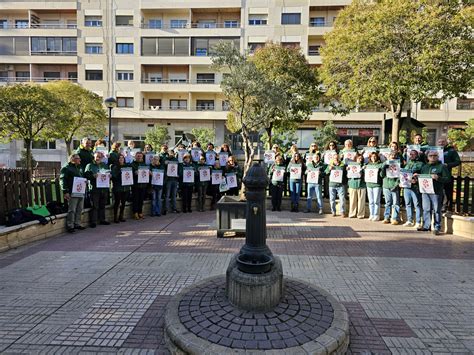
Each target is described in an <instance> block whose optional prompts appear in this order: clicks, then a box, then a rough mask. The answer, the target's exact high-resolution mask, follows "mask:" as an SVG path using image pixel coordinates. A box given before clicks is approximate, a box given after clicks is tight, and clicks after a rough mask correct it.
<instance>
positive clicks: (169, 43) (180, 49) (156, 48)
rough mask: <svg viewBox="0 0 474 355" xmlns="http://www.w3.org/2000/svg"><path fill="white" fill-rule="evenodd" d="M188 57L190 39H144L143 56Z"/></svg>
mask: <svg viewBox="0 0 474 355" xmlns="http://www.w3.org/2000/svg"><path fill="white" fill-rule="evenodd" d="M157 55H159V56H188V55H189V38H187V37H184V38H162V37H155V38H142V56H157Z"/></svg>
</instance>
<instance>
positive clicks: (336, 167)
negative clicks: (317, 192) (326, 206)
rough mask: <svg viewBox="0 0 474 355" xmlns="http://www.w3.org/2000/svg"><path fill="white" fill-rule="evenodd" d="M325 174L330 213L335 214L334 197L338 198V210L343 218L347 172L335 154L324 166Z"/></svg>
mask: <svg viewBox="0 0 474 355" xmlns="http://www.w3.org/2000/svg"><path fill="white" fill-rule="evenodd" d="M326 174H327V175H329V203H330V205H331V213H332V215H333V217H335V216H336V198H339V211H340V213H341V217H343V218H345V217H346V215H345V209H346V185H347V172H346V169H345V167H344V163H343V162H342V161H341V160H340V159H339V155H337V154H336V155H335V156H334V158H333V160H332V161H331V163H330V164H329V165H328V166H327V167H326Z"/></svg>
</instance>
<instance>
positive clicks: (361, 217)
mask: <svg viewBox="0 0 474 355" xmlns="http://www.w3.org/2000/svg"><path fill="white" fill-rule="evenodd" d="M357 218H359V219H364V218H365V217H363V216H360V217H357Z"/></svg>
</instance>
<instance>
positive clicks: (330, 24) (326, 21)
mask: <svg viewBox="0 0 474 355" xmlns="http://www.w3.org/2000/svg"><path fill="white" fill-rule="evenodd" d="M333 26H334V21H333V20H330V19H324V21H321V20H313V19H310V20H309V27H333Z"/></svg>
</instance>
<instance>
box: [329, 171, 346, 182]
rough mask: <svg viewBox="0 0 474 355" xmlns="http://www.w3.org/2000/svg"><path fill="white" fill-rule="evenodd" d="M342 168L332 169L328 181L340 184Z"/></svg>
mask: <svg viewBox="0 0 474 355" xmlns="http://www.w3.org/2000/svg"><path fill="white" fill-rule="evenodd" d="M343 173H344V172H343V170H342V169H332V170H331V174H330V175H329V181H330V182H335V183H337V184H342V176H343Z"/></svg>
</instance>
